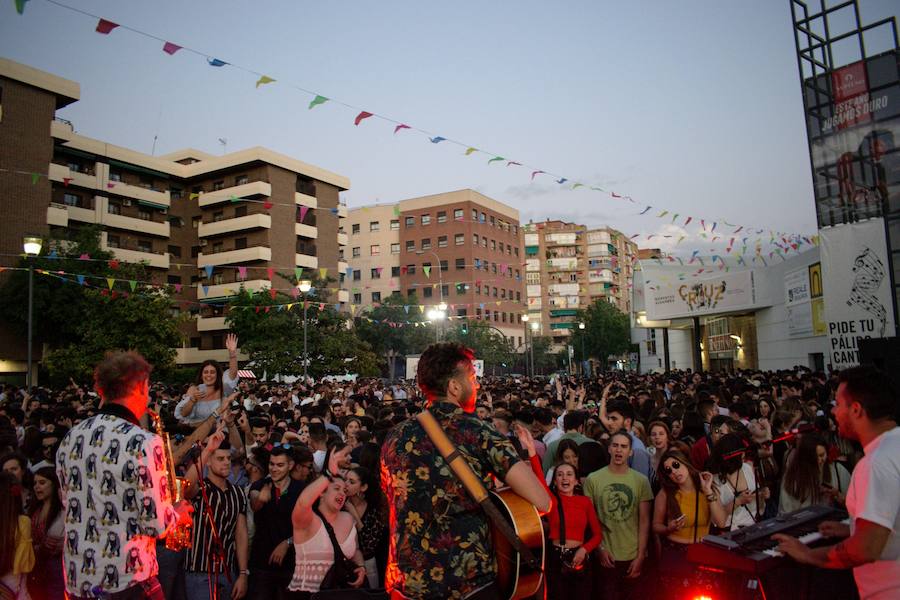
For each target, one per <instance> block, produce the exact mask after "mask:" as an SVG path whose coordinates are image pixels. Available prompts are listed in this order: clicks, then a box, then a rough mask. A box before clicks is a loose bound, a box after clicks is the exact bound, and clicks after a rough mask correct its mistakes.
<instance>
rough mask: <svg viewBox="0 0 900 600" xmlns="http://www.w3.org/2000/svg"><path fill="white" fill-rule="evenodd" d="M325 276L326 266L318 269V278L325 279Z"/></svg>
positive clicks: (326, 272)
mask: <svg viewBox="0 0 900 600" xmlns="http://www.w3.org/2000/svg"><path fill="white" fill-rule="evenodd" d="M326 277H328V268H327V267H322V268H321V269H319V279H325V278H326Z"/></svg>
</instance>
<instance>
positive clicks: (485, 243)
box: [481, 236, 487, 248]
mask: <svg viewBox="0 0 900 600" xmlns="http://www.w3.org/2000/svg"><path fill="white" fill-rule="evenodd" d="M481 247H482V248H487V238H486V237H484V236H481Z"/></svg>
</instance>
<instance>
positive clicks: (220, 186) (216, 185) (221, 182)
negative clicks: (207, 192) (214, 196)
mask: <svg viewBox="0 0 900 600" xmlns="http://www.w3.org/2000/svg"><path fill="white" fill-rule="evenodd" d="M224 189H225V180H224V179H223V180H219V181H215V182H213V191H214V192H215V191H216V190H224Z"/></svg>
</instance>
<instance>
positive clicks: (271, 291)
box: [266, 288, 276, 312]
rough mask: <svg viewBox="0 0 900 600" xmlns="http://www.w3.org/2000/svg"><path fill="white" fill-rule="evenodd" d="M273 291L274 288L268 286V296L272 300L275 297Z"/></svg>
mask: <svg viewBox="0 0 900 600" xmlns="http://www.w3.org/2000/svg"><path fill="white" fill-rule="evenodd" d="M275 293H276V292H275V289H274V288H269V297H270V298H271V299H272V300H274V299H275ZM266 312H268V311H266Z"/></svg>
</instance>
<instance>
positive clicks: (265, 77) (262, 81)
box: [256, 75, 275, 89]
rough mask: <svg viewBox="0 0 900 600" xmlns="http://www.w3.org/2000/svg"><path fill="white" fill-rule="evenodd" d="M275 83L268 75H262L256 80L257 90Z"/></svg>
mask: <svg viewBox="0 0 900 600" xmlns="http://www.w3.org/2000/svg"><path fill="white" fill-rule="evenodd" d="M274 81H275V80H274V79H272V78H271V77H269V76H268V75H261V76H260V78H259V79H257V80H256V88H257V89H259V86H261V85H266V84H267V83H273V82H274Z"/></svg>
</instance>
